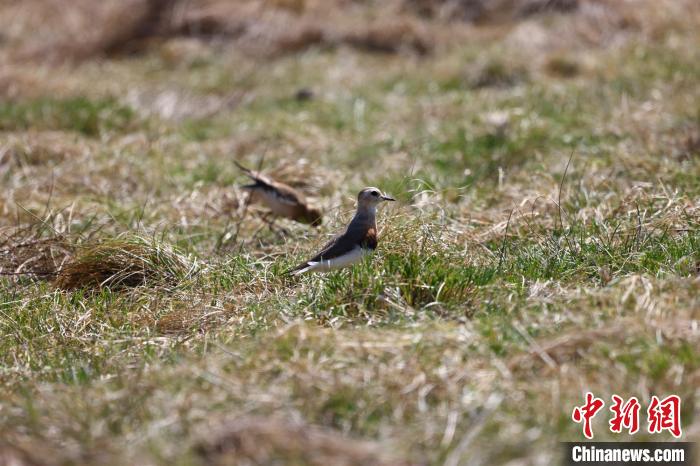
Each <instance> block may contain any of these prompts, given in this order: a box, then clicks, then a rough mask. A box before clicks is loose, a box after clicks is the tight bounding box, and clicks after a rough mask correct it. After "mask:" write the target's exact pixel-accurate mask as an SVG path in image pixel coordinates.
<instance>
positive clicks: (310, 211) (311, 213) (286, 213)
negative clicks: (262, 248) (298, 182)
mask: <svg viewBox="0 0 700 466" xmlns="http://www.w3.org/2000/svg"><path fill="white" fill-rule="evenodd" d="M234 163H235V164H236V166H237V167H238V168H239V169H240V170H241V171H242V172H243V173H245V174H246V175H247V176H248V177H249V178H250V179H252V180H253V181H254V183H252V184H247V185H243V186H241V189H244V190H246V191H248V192H249V195H250V197H249V199H250V201H251V202H260V203H262V204H264V205H265V206H266V207H267V208H268V209H270V211H271V212H272V213H273V214H274V215H276V216H278V217H285V218H289V219H292V220H296V221H297V222H300V223H305V224H309V225H311V226H314V227H317V226H319V225H321V223H323V216H322V215H321V211H320V210H319V209H318V208H316V207H314V206H312V205H311V204H310V203H309V202H308V201H307V199H306V197H305V196H304V195H303V194H302V193H300V192H299V191H297V190H296V189H294V188H292V187H291V186H289V185H286V184H284V183H281V182H279V181H275V180H273V179H272V178H270V177H268V176H265V175H263V174H261V173H256V172H253V171H252V170H250V169H248V168H246V167H244V166H243V165H241V164H240V163H238V162H236V161H234Z"/></svg>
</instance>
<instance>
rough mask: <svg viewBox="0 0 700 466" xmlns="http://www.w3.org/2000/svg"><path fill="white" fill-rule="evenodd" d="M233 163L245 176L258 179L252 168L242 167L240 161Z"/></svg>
mask: <svg viewBox="0 0 700 466" xmlns="http://www.w3.org/2000/svg"><path fill="white" fill-rule="evenodd" d="M233 163H234V164H235V165H236V166H237V167H238V169H239V170H241V171H242V172H243V173H245V174H246V175H248V176H249V177H251V178H253V179H255V178H257V177H256V176H255V173H253V171H252V170H251V169H250V168H247V167H244V166H243V165H241V164H240V163H239V162H238V160H234V161H233Z"/></svg>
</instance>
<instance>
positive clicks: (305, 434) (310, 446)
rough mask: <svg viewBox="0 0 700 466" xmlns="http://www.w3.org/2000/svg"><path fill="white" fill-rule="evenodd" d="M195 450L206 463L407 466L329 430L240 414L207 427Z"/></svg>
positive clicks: (369, 446) (367, 445) (377, 449)
mask: <svg viewBox="0 0 700 466" xmlns="http://www.w3.org/2000/svg"><path fill="white" fill-rule="evenodd" d="M206 436H207V438H206V439H205V440H203V441H202V442H201V443H200V444H199V445H198V446H197V447H196V449H197V451H198V452H199V454H200V455H201V456H202V458H204V460H205V463H206V464H208V465H220V466H224V465H239V464H246V463H248V462H250V463H252V464H274V463H277V462H283V463H284V464H304V465H309V466H325V465H328V466H351V465H358V464H362V465H368V466H409V465H411V464H416V463H410V462H408V461H397V460H390V459H388V457H389V456H390V455H387V454H386V453H384V452H382V451H381V449H380V448H378V446H377V445H374V444H372V443H370V442H367V441H359V440H355V439H352V438H350V437H348V436H345V435H342V434H341V433H339V432H335V431H333V430H330V429H322V428H318V427H314V426H309V425H305V424H301V423H292V422H289V421H285V420H281V419H275V418H256V417H241V418H236V419H232V420H229V421H227V422H225V423H223V424H222V425H221V426H219V427H217V428H214V429H210V430H209V431H208V432H207V434H206Z"/></svg>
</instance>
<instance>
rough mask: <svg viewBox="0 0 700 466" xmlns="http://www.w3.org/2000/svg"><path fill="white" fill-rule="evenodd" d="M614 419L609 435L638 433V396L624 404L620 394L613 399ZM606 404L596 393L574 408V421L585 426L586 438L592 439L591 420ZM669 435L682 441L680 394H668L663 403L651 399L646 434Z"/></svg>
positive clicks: (655, 397)
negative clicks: (667, 433) (665, 432)
mask: <svg viewBox="0 0 700 466" xmlns="http://www.w3.org/2000/svg"><path fill="white" fill-rule="evenodd" d="M612 401H613V403H612V406H610V411H611V412H612V414H613V415H612V418H611V419H610V420H609V421H608V425H609V427H610V432H613V433H616V434H619V433H622V431H623V430H625V429H626V430H627V431H628V432H629V434H630V435H634V434H636V433H637V432H639V412H640V410H641V405H640V403H639V400H638V399H637V397H635V396H633V397H631V398H630V399H629V400H627V401H625V400H624V399H623V398H622V397H619V396H617V395H613V396H612ZM603 406H605V402H604V401H603V400H602V399H600V398H596V397H595V396H594V395H593V393H591V392H587V393H586V402H585V403H584V404H582V405H581V406H576V407H574V410H573V412H572V413H571V419H573V421H574V422H576V423H578V424H581V423H583V435H584V436H585V437H586V438H587V439H592V438H593V427H592V420H593V418H594V417H595V415H596V414H598V412H599V411H600V410H601V409H603ZM665 430H666V431H668V432H670V433H671V434H672V435H673V436H674V437H676V438H679V437H680V436H681V434H682V430H681V399H680V397H679V396H678V395H669V396H667V397H666V398H664V399H663V400H659V397H657V396H652V397H651V401H650V402H649V407H648V408H647V431H648V432H649V433H650V434H658V433H661V432H663V431H665Z"/></svg>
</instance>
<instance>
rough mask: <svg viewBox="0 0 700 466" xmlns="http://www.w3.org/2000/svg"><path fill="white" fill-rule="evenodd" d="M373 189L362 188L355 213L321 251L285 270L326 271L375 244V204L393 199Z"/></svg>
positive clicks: (352, 261) (351, 260)
mask: <svg viewBox="0 0 700 466" xmlns="http://www.w3.org/2000/svg"><path fill="white" fill-rule="evenodd" d="M395 200H396V199H394V198H393V197H389V196H387V195H386V194H382V192H381V191H380V190H379V189H377V188H365V189H363V190H362V191H360V194H358V195H357V212H356V213H355V216H354V217H353V218H352V220H351V221H350V224H349V225H348V227H347V228H346V229H345V232H344V233H343V234H341V235H338V236H336V237H335V238H333V239H332V240H331V241H330V242H329V243H328V244H326V245H325V246H324V247H323V249H322V250H321V252H319V253H318V254H316V255H315V256H314V257H312V258H311V259H309V260H308V261H306V262H304V263H303V264H299V265H298V266H297V267H295V268H293V269H291V270H289V271H288V272H287V273H291V274H293V275H300V274H302V273H305V272H328V271H331V270H336V269H340V268H343V267H348V266H350V265H353V264H355V263H357V262H359V261H360V260H362V257H363V256H365V255H366V254H369V253H371V252H373V251H374V249H375V248H376V247H377V223H376V215H377V205H378V204H379V203H380V202H383V201H395Z"/></svg>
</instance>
